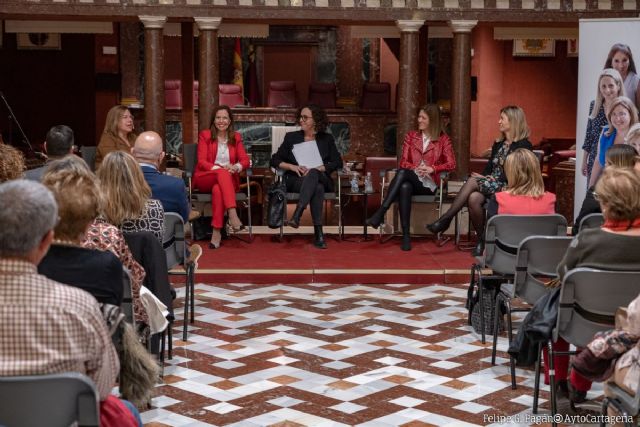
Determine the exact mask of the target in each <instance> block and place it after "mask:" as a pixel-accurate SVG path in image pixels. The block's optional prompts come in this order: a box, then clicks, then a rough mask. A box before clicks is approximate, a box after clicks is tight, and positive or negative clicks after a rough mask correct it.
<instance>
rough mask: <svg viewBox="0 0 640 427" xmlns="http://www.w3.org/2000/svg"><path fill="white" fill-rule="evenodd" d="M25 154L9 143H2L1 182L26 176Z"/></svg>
mask: <svg viewBox="0 0 640 427" xmlns="http://www.w3.org/2000/svg"><path fill="white" fill-rule="evenodd" d="M24 169H25V166H24V155H23V154H22V153H21V152H20V151H19V150H17V149H15V148H13V147H12V146H10V145H7V144H0V183H2V182H6V181H11V180H13V179H18V178H22V177H23V176H24Z"/></svg>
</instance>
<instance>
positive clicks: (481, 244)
mask: <svg viewBox="0 0 640 427" xmlns="http://www.w3.org/2000/svg"><path fill="white" fill-rule="evenodd" d="M483 253H484V238H482V237H478V243H477V244H476V247H475V248H474V249H473V252H471V255H473V256H475V257H478V256H482V254H483Z"/></svg>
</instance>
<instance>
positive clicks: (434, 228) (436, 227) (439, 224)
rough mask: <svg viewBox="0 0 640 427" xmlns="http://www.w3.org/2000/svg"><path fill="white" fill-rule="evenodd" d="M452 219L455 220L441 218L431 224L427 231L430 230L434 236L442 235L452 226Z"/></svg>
mask: <svg viewBox="0 0 640 427" xmlns="http://www.w3.org/2000/svg"><path fill="white" fill-rule="evenodd" d="M452 219H453V218H448V217H444V216H443V217H441V218H438V220H437V221H435V222H432V223H431V224H427V230H429V231H430V232H432V233H433V234H438V233H442V232H443V231H446V229H447V228H449V225H451V220H452Z"/></svg>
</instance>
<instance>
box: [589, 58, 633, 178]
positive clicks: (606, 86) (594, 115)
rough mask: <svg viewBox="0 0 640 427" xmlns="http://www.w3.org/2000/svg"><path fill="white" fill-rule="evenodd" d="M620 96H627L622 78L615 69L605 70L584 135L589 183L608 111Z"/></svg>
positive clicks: (590, 109)
mask: <svg viewBox="0 0 640 427" xmlns="http://www.w3.org/2000/svg"><path fill="white" fill-rule="evenodd" d="M618 96H625V89H624V84H623V83H622V76H620V73H619V72H618V71H616V70H615V69H613V68H605V69H604V70H602V73H600V76H599V77H598V88H597V91H596V99H595V100H594V101H591V104H590V105H589V120H588V121H587V131H586V132H585V135H584V144H582V150H583V151H584V154H583V156H582V175H584V176H586V177H587V183H589V181H590V179H591V171H592V170H593V163H594V161H595V159H596V153H597V152H598V141H599V140H600V134H601V133H602V128H603V127H605V126H606V125H607V115H606V111H607V110H608V109H609V106H610V105H611V102H612V101H613V100H614V99H615V98H617V97H618Z"/></svg>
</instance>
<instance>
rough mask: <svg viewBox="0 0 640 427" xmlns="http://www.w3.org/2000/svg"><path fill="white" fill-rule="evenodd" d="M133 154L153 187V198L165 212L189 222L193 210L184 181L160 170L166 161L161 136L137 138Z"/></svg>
mask: <svg viewBox="0 0 640 427" xmlns="http://www.w3.org/2000/svg"><path fill="white" fill-rule="evenodd" d="M131 154H133V157H135V159H136V160H137V161H138V163H139V164H140V168H141V169H142V173H143V174H144V179H145V181H147V184H149V187H151V197H152V198H154V199H157V200H160V203H162V207H163V208H164V211H165V212H175V213H177V214H179V215H180V216H181V217H182V219H183V220H184V222H188V221H189V211H190V209H191V208H190V206H189V200H188V199H187V191H186V189H185V186H184V181H183V180H181V179H180V178H176V177H175V176H170V175H165V174H163V173H162V172H160V170H159V167H160V164H161V163H162V160H163V159H164V151H163V149H162V138H161V137H160V135H158V134H157V133H156V132H153V131H147V132H142V133H141V134H140V135H138V137H137V138H136V142H135V144H134V146H133V149H132V150H131Z"/></svg>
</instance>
